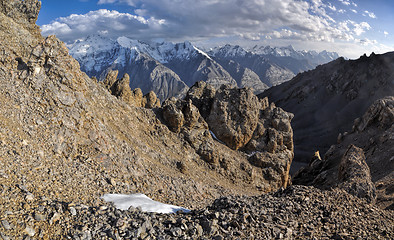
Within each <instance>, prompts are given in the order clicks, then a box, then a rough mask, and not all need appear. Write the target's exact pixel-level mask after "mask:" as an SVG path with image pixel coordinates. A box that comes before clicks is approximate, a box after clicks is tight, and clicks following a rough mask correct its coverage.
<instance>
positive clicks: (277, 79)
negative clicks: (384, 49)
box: [70, 35, 339, 101]
mask: <svg viewBox="0 0 394 240" xmlns="http://www.w3.org/2000/svg"><path fill="white" fill-rule="evenodd" d="M70 54H71V55H72V56H73V57H74V58H75V59H77V61H78V62H79V63H80V65H81V70H82V71H84V72H86V73H87V74H88V75H89V76H90V77H93V76H94V77H96V78H98V79H99V80H103V79H104V78H105V76H106V75H107V73H108V72H109V71H110V70H118V71H119V75H120V76H123V74H125V73H127V74H128V75H129V76H130V79H131V81H130V87H131V88H132V89H134V88H141V90H142V92H143V93H144V94H146V93H148V92H150V91H153V92H155V93H156V95H157V96H158V98H159V99H160V100H161V101H164V100H165V99H167V98H169V97H173V96H175V97H182V96H184V95H185V93H186V92H187V90H188V88H189V87H191V86H192V85H193V84H194V83H195V82H197V81H201V80H202V81H205V82H207V83H209V84H211V85H213V86H215V87H216V88H218V87H219V86H220V85H222V84H229V85H232V86H237V87H241V88H242V87H251V88H253V89H254V92H255V93H256V94H258V93H261V92H263V91H264V90H265V89H267V88H269V87H271V86H275V85H278V84H280V83H283V82H286V81H288V80H290V79H292V78H293V77H294V76H295V75H296V74H298V73H299V72H303V71H306V70H310V69H313V68H315V67H316V66H317V65H319V64H323V63H327V62H330V61H332V60H335V59H336V58H338V57H339V56H338V54H337V53H331V52H326V51H323V52H320V53H317V52H315V51H296V50H294V49H293V47H292V46H289V47H281V48H271V47H269V46H267V47H260V46H255V47H253V48H250V49H243V48H241V47H240V46H232V45H225V46H223V47H217V48H214V49H211V50H209V51H207V52H204V51H202V50H200V49H198V48H197V47H195V46H193V45H192V44H191V43H190V42H184V43H177V44H174V43H170V42H160V43H157V42H155V43H150V44H148V43H144V42H141V41H138V40H132V39H129V38H126V37H119V38H118V39H116V40H113V39H109V38H106V37H103V36H99V35H93V36H89V37H87V38H86V39H84V40H79V41H77V42H75V43H74V44H73V45H71V46H70Z"/></svg>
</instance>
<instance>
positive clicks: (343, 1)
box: [339, 0, 351, 6]
mask: <svg viewBox="0 0 394 240" xmlns="http://www.w3.org/2000/svg"><path fill="white" fill-rule="evenodd" d="M339 1H340V2H341V3H342V4H344V5H346V6H349V5H350V4H351V3H350V0H339Z"/></svg>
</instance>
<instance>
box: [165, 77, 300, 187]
mask: <svg viewBox="0 0 394 240" xmlns="http://www.w3.org/2000/svg"><path fill="white" fill-rule="evenodd" d="M174 101H175V100H171V101H168V103H166V104H165V107H164V112H163V114H164V119H165V120H166V121H167V124H168V125H169V127H170V129H172V130H173V131H175V132H179V131H180V129H181V127H182V126H183V125H184V124H185V123H186V122H187V121H185V120H184V119H185V117H183V116H187V115H191V114H190V113H187V112H188V111H189V110H188V109H194V108H195V107H194V106H196V107H197V108H198V109H200V111H201V113H202V114H201V116H202V117H203V119H204V120H205V121H204V120H203V119H201V117H200V114H199V113H198V117H195V118H194V119H200V121H201V122H202V123H203V124H202V126H203V127H200V128H199V129H203V130H204V132H203V133H202V132H200V134H198V136H200V138H201V136H205V137H203V138H205V140H203V141H202V142H204V145H201V144H199V145H198V146H194V148H195V149H196V150H197V153H199V154H200V155H201V157H202V158H203V159H205V160H206V161H207V162H210V163H217V162H218V160H217V159H218V157H217V155H216V154H215V153H216V152H218V150H217V147H216V146H215V145H214V144H212V137H211V135H210V134H209V132H208V129H209V130H210V131H212V136H214V138H216V139H217V140H218V141H220V142H222V143H223V144H225V145H227V146H228V147H230V148H231V149H234V150H241V151H242V152H245V153H247V154H248V155H247V156H248V157H247V159H248V162H249V163H250V164H252V165H253V168H252V169H254V168H256V169H258V170H255V169H254V171H256V172H257V174H255V175H256V176H259V177H260V178H262V179H263V180H259V181H260V182H259V181H257V182H259V185H261V186H262V188H267V187H268V188H269V189H276V188H278V187H280V186H287V184H288V183H289V169H290V165H291V162H292V159H293V157H294V153H293V140H292V139H293V132H292V129H291V126H290V121H291V119H292V118H293V115H292V114H291V113H287V112H285V111H283V110H282V109H280V108H277V107H275V105H274V104H271V105H269V103H268V99H263V100H259V99H258V98H257V97H256V96H255V95H254V94H253V92H252V90H251V89H248V88H246V89H237V88H231V87H230V86H222V87H221V88H220V89H218V90H215V89H214V88H213V87H212V86H211V85H209V84H207V83H205V82H197V83H196V84H195V85H194V86H192V87H191V88H190V90H189V92H188V93H187V95H186V98H185V100H183V101H179V100H178V101H177V102H174ZM185 106H189V107H186V108H185ZM185 109H186V112H185ZM194 111H195V110H194ZM190 135H192V136H196V135H197V134H185V136H186V139H187V140H188V141H190V140H189V137H188V136H190ZM199 142H201V141H200V140H199V141H197V143H199ZM201 146H203V147H202V148H201ZM207 153H208V154H207ZM221 155H222V154H219V156H221ZM219 162H220V163H221V164H220V165H221V166H222V165H224V168H225V169H226V170H227V171H228V172H230V173H232V174H234V175H237V172H238V171H239V170H237V169H236V168H234V167H231V168H230V167H229V166H230V165H234V163H232V162H233V160H232V159H231V158H230V159H220V158H219ZM223 162H225V164H222V163H223ZM229 163H231V164H229ZM244 166H247V164H245V165H244Z"/></svg>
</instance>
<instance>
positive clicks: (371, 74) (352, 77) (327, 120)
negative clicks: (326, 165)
mask: <svg viewBox="0 0 394 240" xmlns="http://www.w3.org/2000/svg"><path fill="white" fill-rule="evenodd" d="M393 68H394V53H392V52H391V53H386V54H382V55H375V54H371V56H369V57H367V56H363V57H361V58H359V59H357V60H348V61H347V60H344V59H343V58H339V59H337V60H335V61H333V62H330V63H328V64H325V65H322V66H318V67H317V68H316V69H315V70H312V71H308V72H304V73H301V74H299V75H297V76H296V77H295V78H294V79H292V80H291V81H289V82H286V83H284V84H282V85H280V86H275V87H272V88H270V89H268V90H267V91H265V92H264V93H262V94H261V95H259V97H260V98H263V97H268V98H269V99H270V101H273V102H274V103H275V104H276V105H277V106H279V107H281V108H283V109H284V110H285V111H289V112H292V113H294V116H295V117H294V119H293V121H292V126H293V130H294V136H295V137H294V144H295V150H294V151H295V161H299V162H308V160H309V158H310V156H312V154H313V153H314V152H315V151H317V150H318V151H320V152H321V153H322V154H324V153H325V152H326V151H327V150H328V149H329V148H330V146H331V144H333V143H335V142H336V140H337V136H338V134H339V133H343V132H345V131H349V129H351V127H352V123H353V120H354V119H356V118H358V117H360V116H361V115H362V114H364V112H365V111H366V110H367V109H368V107H369V106H371V105H372V103H373V102H374V101H376V100H377V99H380V98H383V97H386V96H392V95H393V92H394V80H393V79H394V72H393V71H392V69H393Z"/></svg>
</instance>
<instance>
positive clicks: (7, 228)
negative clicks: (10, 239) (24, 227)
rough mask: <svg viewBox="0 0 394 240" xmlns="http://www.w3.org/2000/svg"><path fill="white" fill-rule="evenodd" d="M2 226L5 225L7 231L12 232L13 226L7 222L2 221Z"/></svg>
mask: <svg viewBox="0 0 394 240" xmlns="http://www.w3.org/2000/svg"><path fill="white" fill-rule="evenodd" d="M1 225H3V228H4V229H5V230H10V229H11V228H12V227H11V224H10V223H9V222H8V221H7V220H1Z"/></svg>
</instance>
